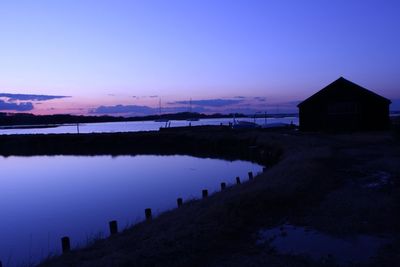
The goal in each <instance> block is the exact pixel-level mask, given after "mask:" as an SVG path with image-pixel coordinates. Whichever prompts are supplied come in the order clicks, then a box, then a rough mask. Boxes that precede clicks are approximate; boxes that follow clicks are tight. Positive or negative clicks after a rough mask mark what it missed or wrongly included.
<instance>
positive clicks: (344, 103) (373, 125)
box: [297, 77, 391, 131]
mask: <svg viewBox="0 0 400 267" xmlns="http://www.w3.org/2000/svg"><path fill="white" fill-rule="evenodd" d="M390 103H391V101H390V100H389V99H387V98H384V97H382V96H380V95H378V94H376V93H374V92H371V91H369V90H367V89H365V88H363V87H361V86H359V85H357V84H355V83H352V82H350V81H348V80H346V79H344V78H342V77H340V78H339V79H337V80H336V81H334V82H333V83H331V84H329V85H328V86H326V87H325V88H323V89H322V90H320V91H319V92H317V93H315V94H314V95H312V96H310V97H309V98H307V99H306V100H304V101H303V102H301V103H300V104H299V105H297V107H298V108H299V119H300V130H302V131H368V130H383V129H387V128H388V127H389V126H390V118H389V105H390Z"/></svg>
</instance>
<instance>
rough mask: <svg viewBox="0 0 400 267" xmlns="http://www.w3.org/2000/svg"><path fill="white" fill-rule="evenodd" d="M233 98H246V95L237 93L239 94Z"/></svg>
mask: <svg viewBox="0 0 400 267" xmlns="http://www.w3.org/2000/svg"><path fill="white" fill-rule="evenodd" d="M233 98H238V99H245V98H246V97H245V96H241V95H237V96H234V97H233Z"/></svg>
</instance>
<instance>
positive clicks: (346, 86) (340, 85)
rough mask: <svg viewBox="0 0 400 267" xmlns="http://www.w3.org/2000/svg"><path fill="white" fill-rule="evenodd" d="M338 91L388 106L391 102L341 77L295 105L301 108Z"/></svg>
mask: <svg viewBox="0 0 400 267" xmlns="http://www.w3.org/2000/svg"><path fill="white" fill-rule="evenodd" d="M338 90H341V91H343V90H346V91H349V93H350V92H351V93H354V92H357V93H360V94H362V95H366V96H369V97H373V98H376V99H377V100H378V101H385V102H387V103H388V104H390V103H391V101H390V100H389V99H387V98H385V97H383V96H380V95H378V94H376V93H374V92H372V91H370V90H368V89H365V88H364V87H362V86H360V85H358V84H355V83H353V82H351V81H349V80H346V79H345V78H343V77H340V78H339V79H337V80H336V81H334V82H332V83H331V84H329V85H328V86H326V87H324V88H323V89H321V90H320V91H318V92H316V93H315V94H313V95H312V96H310V97H309V98H307V99H306V100H304V101H303V102H301V103H300V104H298V105H297V107H301V106H303V105H304V104H307V103H310V102H312V101H314V100H317V99H318V98H320V97H321V96H323V95H325V94H327V93H330V92H332V91H338Z"/></svg>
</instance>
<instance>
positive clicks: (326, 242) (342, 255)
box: [257, 224, 388, 265]
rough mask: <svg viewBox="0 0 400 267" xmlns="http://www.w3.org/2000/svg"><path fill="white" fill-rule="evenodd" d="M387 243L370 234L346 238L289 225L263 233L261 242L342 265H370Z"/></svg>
mask: <svg viewBox="0 0 400 267" xmlns="http://www.w3.org/2000/svg"><path fill="white" fill-rule="evenodd" d="M387 242H388V240H387V239H384V238H380V237H375V236H368V235H360V236H353V237H351V238H346V239H343V238H338V237H334V236H330V235H327V234H324V233H322V232H319V231H316V230H313V229H308V228H305V227H297V226H294V225H289V224H285V225H282V226H279V227H275V228H272V229H263V230H261V231H260V232H259V239H258V241H257V243H258V244H263V243H267V244H269V245H270V246H272V247H274V248H275V249H276V250H277V252H278V253H282V254H295V255H302V254H304V255H308V256H311V258H313V259H314V260H317V261H319V260H325V261H334V262H337V263H339V264H340V265H347V264H353V263H366V262H368V261H369V260H370V259H371V258H373V257H374V256H376V254H377V252H378V249H379V248H380V247H381V246H382V245H384V244H386V243H387Z"/></svg>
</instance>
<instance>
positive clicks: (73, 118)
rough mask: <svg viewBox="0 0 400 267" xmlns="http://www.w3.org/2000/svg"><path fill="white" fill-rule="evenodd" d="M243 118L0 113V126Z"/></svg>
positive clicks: (194, 114) (177, 115) (219, 115)
mask: <svg viewBox="0 0 400 267" xmlns="http://www.w3.org/2000/svg"><path fill="white" fill-rule="evenodd" d="M233 116H235V117H245V115H243V114H239V113H237V114H220V113H215V114H212V115H206V114H201V113H195V112H180V113H173V114H163V115H148V116H137V117H122V116H118V117H115V116H84V115H70V114H57V115H34V114H30V113H4V112H3V113H0V125H1V126H7V125H54V124H76V123H96V122H117V121H153V120H159V119H168V120H187V119H212V118H232V117H233Z"/></svg>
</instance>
